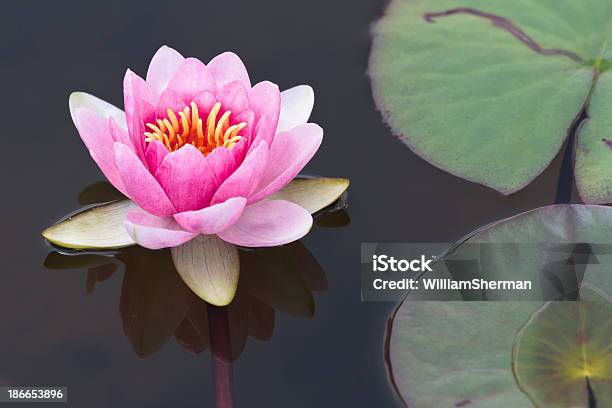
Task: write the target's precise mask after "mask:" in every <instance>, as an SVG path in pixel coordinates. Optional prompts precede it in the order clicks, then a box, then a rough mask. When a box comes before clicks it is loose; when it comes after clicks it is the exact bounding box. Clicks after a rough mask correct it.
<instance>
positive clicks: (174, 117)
mask: <svg viewBox="0 0 612 408" xmlns="http://www.w3.org/2000/svg"><path fill="white" fill-rule="evenodd" d="M221 112H222V114H221V115H219V114H220V113H221ZM231 115H232V112H230V111H221V102H217V103H215V104H214V105H213V107H212V108H211V109H210V112H208V114H207V115H206V116H205V117H200V113H199V111H198V107H197V105H196V104H195V102H191V103H190V104H189V105H188V106H185V107H184V108H183V109H182V110H178V111H176V112H175V111H174V110H172V109H171V108H168V109H166V117H165V118H156V119H155V121H154V122H153V123H147V124H146V128H147V129H148V131H147V132H144V139H145V142H147V143H151V142H153V141H155V140H158V141H159V142H161V143H162V144H163V145H164V146H166V148H167V149H168V150H169V151H171V152H172V151H175V150H178V149H180V148H181V147H183V146H185V145H186V144H191V145H193V146H194V147H196V148H197V149H198V150H199V151H200V152H202V154H204V155H207V154H209V153H210V152H212V151H213V150H214V149H216V148H217V147H225V148H227V149H231V148H232V147H233V146H235V145H236V143H238V142H240V140H242V139H243V137H242V136H240V132H241V131H242V129H244V128H245V127H246V126H247V124H246V122H240V123H235V124H232V123H231V119H230V117H231ZM217 118H219V120H217Z"/></svg>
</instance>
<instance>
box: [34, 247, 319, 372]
mask: <svg viewBox="0 0 612 408" xmlns="http://www.w3.org/2000/svg"><path fill="white" fill-rule="evenodd" d="M119 264H121V265H123V266H124V270H125V272H124V276H123V283H122V287H121V297H120V304H119V311H120V315H121V319H122V322H123V331H124V333H125V335H126V336H127V337H128V339H129V341H130V343H131V345H132V347H133V348H134V351H135V352H136V354H137V355H138V356H139V357H141V358H146V357H149V356H151V355H153V354H154V353H156V352H157V351H158V350H159V349H160V348H161V347H163V346H164V345H165V344H166V343H167V342H168V340H170V338H171V337H172V336H174V337H175V338H176V340H177V341H178V342H179V344H181V345H182V346H183V347H185V348H186V349H187V350H189V351H191V352H193V353H195V354H199V353H201V352H202V351H204V350H206V349H208V350H211V352H213V353H215V352H216V351H215V350H213V348H212V347H211V336H213V335H219V333H212V331H211V328H210V323H209V320H210V317H209V315H210V313H211V310H210V306H209V305H207V304H206V303H205V302H203V301H202V300H200V299H198V298H197V297H196V296H194V294H193V293H192V292H191V290H189V288H188V287H187V286H186V285H185V284H184V283H183V282H182V280H181V278H180V277H179V274H177V273H176V271H174V265H173V262H172V258H171V256H170V252H169V251H150V250H147V249H143V248H139V247H130V248H124V249H122V250H120V251H119V252H117V253H115V254H112V255H111V254H107V253H104V252H101V253H90V254H80V253H78V252H77V253H76V254H67V255H65V254H60V253H58V252H52V253H50V254H49V256H48V257H47V259H46V260H45V266H46V267H47V268H49V269H55V270H62V269H74V268H88V274H87V283H86V288H87V292H88V293H92V292H94V288H95V286H96V283H97V282H103V281H106V280H107V279H109V278H110V277H111V276H113V274H114V273H115V272H116V271H117V269H118V268H117V266H118V265H119ZM240 264H241V268H242V269H244V277H245V278H244V279H241V280H240V284H239V285H238V290H237V294H236V297H235V298H234V300H233V301H232V303H230V304H229V305H228V306H227V307H226V311H225V313H226V319H227V321H228V329H229V332H228V336H229V338H228V341H229V345H230V350H229V353H227V355H223V354H221V355H218V356H217V357H220V358H222V359H224V360H226V361H233V360H236V359H237V358H238V356H239V355H240V354H241V353H242V351H243V349H244V347H245V345H246V342H247V338H248V337H253V338H256V339H259V340H269V339H270V338H271V337H272V332H273V330H274V325H275V314H276V312H277V311H281V312H285V313H288V314H291V315H294V316H299V317H307V318H309V317H312V316H313V314H314V298H313V292H315V291H324V290H326V289H327V279H326V277H325V272H324V271H323V269H322V268H321V266H320V265H319V263H318V262H317V260H316V259H315V257H314V256H313V255H312V254H311V253H310V251H309V250H308V249H307V248H306V247H305V246H304V245H303V244H302V243H301V242H300V241H297V242H294V243H291V244H289V245H285V246H281V247H275V248H267V249H262V250H257V251H241V252H240ZM217 310H218V309H217Z"/></svg>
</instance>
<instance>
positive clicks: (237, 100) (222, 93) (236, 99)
mask: <svg viewBox="0 0 612 408" xmlns="http://www.w3.org/2000/svg"><path fill="white" fill-rule="evenodd" d="M217 101H219V102H221V110H222V111H228V110H229V111H232V112H234V113H235V114H237V113H239V112H242V111H243V110H245V109H246V108H248V107H249V97H248V95H247V91H246V90H245V89H244V86H243V85H242V82H240V81H233V82H230V83H228V84H226V85H224V86H223V88H221V89H220V90H219V92H217Z"/></svg>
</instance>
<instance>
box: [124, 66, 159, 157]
mask: <svg viewBox="0 0 612 408" xmlns="http://www.w3.org/2000/svg"><path fill="white" fill-rule="evenodd" d="M123 103H124V106H125V119H126V122H127V126H128V131H129V133H130V137H131V139H132V143H133V145H134V147H135V148H136V154H137V155H138V157H140V158H142V157H144V136H143V133H144V123H146V122H152V121H153V120H154V119H155V103H154V99H153V94H152V92H151V89H150V88H149V85H148V84H147V83H146V82H145V81H144V79H142V78H141V77H139V76H138V75H136V74H135V73H133V72H132V71H130V70H129V69H128V70H127V71H126V73H125V78H124V79H123Z"/></svg>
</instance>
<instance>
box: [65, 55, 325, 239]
mask: <svg viewBox="0 0 612 408" xmlns="http://www.w3.org/2000/svg"><path fill="white" fill-rule="evenodd" d="M313 101H314V96H313V91H312V89H311V88H310V87H308V86H305V85H302V86H298V87H295V88H291V89H289V90H286V91H284V92H282V93H281V92H280V91H279V89H278V86H276V85H275V84H273V83H271V82H267V81H264V82H260V83H258V84H256V85H254V86H251V82H250V79H249V76H248V73H247V71H246V69H245V67H244V65H243V64H242V62H241V61H240V59H239V58H238V57H237V56H236V55H235V54H233V53H229V52H227V53H223V54H221V55H218V56H217V57H215V58H213V59H212V60H211V61H210V62H209V63H208V64H207V65H205V64H203V63H202V62H200V61H199V60H197V59H195V58H184V57H182V56H181V55H180V54H179V53H178V52H176V51H175V50H173V49H171V48H168V47H162V48H161V49H160V50H159V51H158V52H157V53H156V54H155V56H154V57H153V59H152V61H151V64H150V66H149V69H148V72H147V75H146V80H143V79H142V78H140V77H139V76H138V75H136V74H134V73H133V72H132V71H130V70H128V71H127V73H126V75H125V79H124V106H125V114H124V113H123V112H122V111H120V110H119V109H118V108H116V107H114V106H112V105H110V104H108V103H106V102H104V101H101V100H99V99H97V98H95V97H93V96H91V95H87V94H83V93H75V94H73V95H72V96H71V98H70V110H71V114H72V118H73V120H74V122H75V124H76V126H77V128H78V130H79V133H80V135H81V138H82V139H83V141H84V142H85V144H86V146H87V148H88V149H89V151H90V153H91V156H92V157H93V159H94V160H95V161H96V163H97V164H98V166H99V167H100V169H101V170H102V172H103V173H104V175H105V176H106V177H107V178H108V180H109V181H110V182H111V183H112V184H113V185H114V186H115V187H116V188H117V189H118V190H120V191H121V192H122V193H124V194H125V195H127V196H128V197H129V198H131V199H132V201H134V202H135V203H136V204H137V205H138V207H139V208H137V209H134V210H131V211H130V212H128V214H127V216H126V219H125V226H126V228H127V230H128V233H129V234H130V236H131V237H132V239H133V240H134V241H136V242H137V243H138V244H140V245H141V246H144V247H147V248H151V249H158V248H164V247H175V246H178V245H181V244H183V243H185V242H187V241H189V240H191V239H192V238H194V237H196V236H198V235H200V234H205V235H211V234H216V235H217V236H219V238H221V239H222V240H224V241H226V242H230V243H233V244H237V245H241V246H247V247H261V246H274V245H281V244H285V243H288V242H291V241H295V240H296V239H299V238H301V237H302V236H304V235H305V234H306V233H307V232H308V231H309V229H310V227H311V225H312V217H311V215H310V213H309V212H308V211H306V210H305V209H303V208H302V207H300V206H298V205H296V204H294V203H292V202H289V201H285V200H270V199H266V198H268V197H269V196H270V195H271V194H273V193H275V192H277V191H278V190H280V189H281V188H283V187H284V186H286V185H287V184H288V183H289V182H290V181H291V180H292V179H293V178H294V177H295V176H296V175H297V174H298V172H299V171H300V170H301V169H302V168H303V167H304V166H305V165H306V163H307V162H308V161H309V160H310V159H311V158H312V156H313V155H314V153H315V152H316V151H317V149H318V147H319V145H320V143H321V140H322V136H323V130H322V129H321V128H320V127H319V126H318V125H316V124H312V123H306V122H307V120H308V117H309V116H310V112H311V110H312V105H313Z"/></svg>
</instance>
